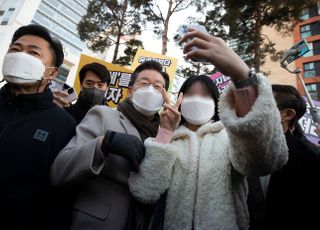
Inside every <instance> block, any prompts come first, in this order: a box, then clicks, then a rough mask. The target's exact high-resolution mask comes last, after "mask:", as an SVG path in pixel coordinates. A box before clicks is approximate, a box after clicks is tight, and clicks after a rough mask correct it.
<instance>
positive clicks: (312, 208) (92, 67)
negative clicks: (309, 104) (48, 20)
mask: <svg viewBox="0 0 320 230" xmlns="http://www.w3.org/2000/svg"><path fill="white" fill-rule="evenodd" d="M181 42H183V43H184V49H183V52H184V54H185V57H186V59H191V58H205V59H206V60H208V61H210V62H211V64H212V65H214V66H215V67H216V68H217V69H219V71H220V72H221V73H223V74H224V75H227V76H230V78H231V81H232V83H231V84H230V86H229V87H228V88H227V89H226V90H225V92H224V93H223V94H222V95H219V91H218V89H217V86H216V85H215V84H214V82H213V81H212V80H211V79H210V78H209V77H208V76H205V75H193V76H186V77H187V80H186V81H185V82H184V83H183V84H182V86H181V88H180V90H179V96H178V98H177V101H176V102H175V103H174V104H173V103H172V102H171V101H170V100H169V98H168V95H167V91H168V88H169V76H168V74H167V73H165V72H163V69H162V66H161V64H159V63H158V62H155V61H146V62H144V63H142V64H140V65H139V66H138V67H137V68H136V69H135V70H134V71H133V73H132V75H131V80H130V83H129V90H128V97H127V98H126V99H125V100H123V101H122V102H120V103H119V104H118V106H117V108H116V109H113V108H110V107H108V106H106V101H105V95H106V92H107V91H108V87H109V84H110V73H109V71H108V69H107V68H106V67H105V66H104V65H101V64H99V63H90V64H87V65H85V66H84V67H82V69H81V70H80V73H79V81H80V85H81V92H80V94H79V97H78V100H77V101H76V103H74V104H71V103H69V102H68V101H66V100H65V96H66V95H64V92H54V93H53V92H52V91H51V90H50V88H49V86H50V83H51V81H52V80H54V79H55V77H56V76H57V73H58V68H59V67H60V66H61V65H62V63H63V60H64V54H63V47H62V44H61V42H60V41H59V40H58V39H57V38H55V37H53V36H52V35H51V34H50V32H49V31H48V30H47V29H46V28H45V27H43V26H40V25H34V24H30V25H27V26H22V27H20V28H19V29H18V30H17V31H16V32H15V33H14V35H13V37H12V40H11V44H10V46H9V48H8V52H7V54H6V55H5V57H4V61H3V68H2V73H3V77H4V80H5V81H6V82H7V83H6V84H5V85H4V86H3V87H2V88H1V89H0V159H1V160H0V164H1V166H0V181H1V182H2V186H1V190H0V199H1V200H0V212H1V215H0V219H1V221H0V228H1V229H8V230H11V229H13V230H15V229H19V230H24V229H25V230H27V229H28V230H29V229H30V230H31V229H32V230H35V229H42V230H43V229H56V230H63V229H72V230H82V229H83V230H91V229H92V230H100V229H101V230H108V229H110V230H124V229H137V230H144V229H152V230H160V229H169V230H170V229H177V230H178V229H179V230H182V229H183V230H184V229H186V230H187V229H189V230H203V229H223V230H225V229H252V230H255V229H320V219H319V217H320V189H319V186H318V185H317V183H318V182H319V181H320V180H319V179H320V163H319V158H320V149H319V147H318V146H317V145H315V144H312V143H311V142H309V141H308V140H307V139H306V137H305V135H304V134H303V131H302V129H301V127H300V125H299V123H298V120H299V119H300V118H301V117H302V116H303V115H304V114H305V113H306V103H305V101H304V99H303V98H302V97H301V95H300V94H299V93H298V91H297V90H296V89H295V88H294V87H292V86H289V85H271V84H270V83H269V81H268V79H267V78H266V77H265V76H264V75H263V74H261V73H255V71H254V70H253V69H250V68H249V67H248V66H247V65H246V63H245V62H244V61H243V60H242V59H241V58H240V57H239V56H238V55H237V54H236V53H234V52H233V51H232V50H231V49H230V48H229V47H228V46H227V44H226V43H225V41H223V40H222V39H221V38H218V37H214V36H211V35H209V34H206V33H203V32H200V31H197V30H194V29H189V31H188V33H187V34H186V35H185V36H184V37H183V38H182V40H181ZM195 46H196V47H198V48H197V49H194V48H193V47H195ZM319 128H320V127H319Z"/></svg>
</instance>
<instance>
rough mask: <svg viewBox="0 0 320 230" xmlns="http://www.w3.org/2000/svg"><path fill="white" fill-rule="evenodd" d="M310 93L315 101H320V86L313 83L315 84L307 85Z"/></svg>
mask: <svg viewBox="0 0 320 230" xmlns="http://www.w3.org/2000/svg"><path fill="white" fill-rule="evenodd" d="M306 87H307V90H308V92H309V93H310V96H311V98H312V99H313V100H319V99H320V92H319V91H320V90H319V89H320V87H319V84H317V83H313V84H307V85H306Z"/></svg>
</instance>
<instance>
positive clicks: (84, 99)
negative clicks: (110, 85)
mask: <svg viewBox="0 0 320 230" xmlns="http://www.w3.org/2000/svg"><path fill="white" fill-rule="evenodd" d="M104 95H105V91H104V90H101V89H97V88H95V87H93V88H83V89H82V91H81V93H80V95H79V99H78V101H79V102H80V103H81V104H83V105H86V106H90V107H92V106H95V105H100V104H101V103H102V101H103V99H104Z"/></svg>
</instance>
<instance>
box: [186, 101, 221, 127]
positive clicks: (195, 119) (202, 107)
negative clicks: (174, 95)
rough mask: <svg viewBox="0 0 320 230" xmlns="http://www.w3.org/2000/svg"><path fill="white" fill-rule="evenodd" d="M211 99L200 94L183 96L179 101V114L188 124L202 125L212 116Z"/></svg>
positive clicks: (213, 106) (213, 107)
mask: <svg viewBox="0 0 320 230" xmlns="http://www.w3.org/2000/svg"><path fill="white" fill-rule="evenodd" d="M214 109H215V104H214V101H213V99H211V98H204V97H200V96H192V97H185V98H184V99H183V101H182V103H181V115H182V116H183V118H184V119H185V120H186V121H187V122H188V123H190V124H193V125H202V124H204V123H206V122H208V121H210V119H211V118H212V117H213V115H214Z"/></svg>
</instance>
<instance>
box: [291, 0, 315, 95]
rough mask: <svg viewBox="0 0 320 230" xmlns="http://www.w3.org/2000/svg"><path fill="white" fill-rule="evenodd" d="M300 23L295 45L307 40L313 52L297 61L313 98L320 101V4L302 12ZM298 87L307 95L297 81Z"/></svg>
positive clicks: (295, 35) (297, 26) (296, 27)
mask: <svg viewBox="0 0 320 230" xmlns="http://www.w3.org/2000/svg"><path fill="white" fill-rule="evenodd" d="M300 19H301V20H302V21H301V22H299V23H298V24H297V25H296V26H295V28H294V43H297V42H299V41H300V40H301V39H305V40H306V41H307V42H308V44H309V46H310V48H311V51H309V52H308V53H306V54H305V55H304V56H303V57H301V58H299V59H297V60H296V61H295V65H296V67H297V68H299V69H301V70H302V72H301V74H302V77H303V79H304V82H305V84H306V86H307V89H308V91H309V92H310V94H311V97H312V98H313V99H316V100H320V2H318V4H316V5H314V6H313V7H310V8H305V9H304V10H303V11H302V12H301V16H300ZM297 87H298V90H299V92H300V93H301V94H305V93H304V90H303V87H302V84H301V82H300V81H299V79H297Z"/></svg>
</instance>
